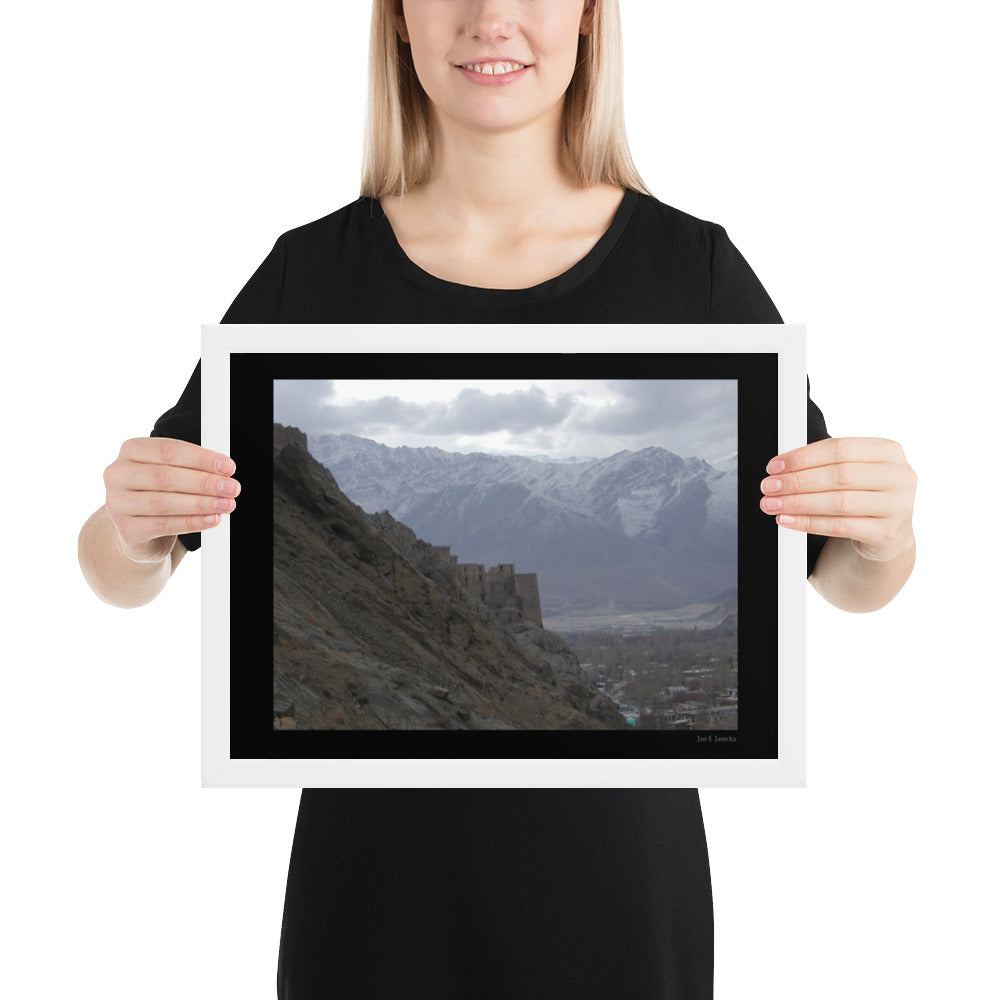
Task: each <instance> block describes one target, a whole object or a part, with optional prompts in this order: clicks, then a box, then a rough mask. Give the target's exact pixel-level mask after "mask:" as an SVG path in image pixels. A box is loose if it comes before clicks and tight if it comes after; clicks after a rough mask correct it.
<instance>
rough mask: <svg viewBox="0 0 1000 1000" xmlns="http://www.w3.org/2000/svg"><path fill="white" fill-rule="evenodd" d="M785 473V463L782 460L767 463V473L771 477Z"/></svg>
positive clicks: (776, 459)
mask: <svg viewBox="0 0 1000 1000" xmlns="http://www.w3.org/2000/svg"><path fill="white" fill-rule="evenodd" d="M784 471H785V463H784V462H783V461H782V460H781V459H780V458H772V459H771V461H770V462H768V463H767V472H768V474H769V475H772V476H775V475H777V474H778V473H779V472H784Z"/></svg>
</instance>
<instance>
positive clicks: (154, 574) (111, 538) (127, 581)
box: [77, 507, 186, 608]
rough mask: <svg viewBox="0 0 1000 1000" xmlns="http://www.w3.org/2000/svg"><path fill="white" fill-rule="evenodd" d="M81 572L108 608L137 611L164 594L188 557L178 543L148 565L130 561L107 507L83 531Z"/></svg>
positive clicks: (80, 550)
mask: <svg viewBox="0 0 1000 1000" xmlns="http://www.w3.org/2000/svg"><path fill="white" fill-rule="evenodd" d="M77 548H78V555H79V559H80V569H81V570H82V571H83V576H84V579H85V580H86V581H87V583H88V585H89V586H90V589H91V590H93V592H94V593H95V594H96V595H97V596H98V597H99V598H100V599H101V600H102V601H104V602H105V603H106V604H113V605H114V606H115V607H119V608H137V607H140V606H141V605H143V604H148V603H149V602H150V601H152V600H153V598H155V597H156V596H157V594H159V593H160V591H161V590H163V588H164V586H166V583H167V580H169V579H170V575H171V573H173V571H174V569H175V568H176V567H177V564H178V563H179V562H180V561H181V558H182V557H183V555H184V553H185V551H186V550H185V548H184V546H183V545H181V544H180V543H179V542H177V541H175V542H174V544H173V547H172V548H170V549H168V550H167V551H166V552H165V553H164V554H163V555H162V556H160V557H158V558H152V559H150V560H149V561H147V562H137V561H135V560H133V559H130V558H129V557H128V556H127V555H126V554H125V551H124V550H123V548H122V545H121V541H120V539H119V536H118V532H117V531H116V530H115V526H114V523H113V522H112V520H111V517H110V515H109V514H108V511H107V509H106V508H105V507H101V509H100V510H98V511H96V512H95V513H94V514H93V515H92V516H91V517H90V518H88V520H87V522H86V523H85V524H84V526H83V528H82V529H81V530H80V537H79V540H78V545H77Z"/></svg>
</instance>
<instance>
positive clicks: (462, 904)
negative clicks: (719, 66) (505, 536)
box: [152, 191, 828, 1000]
mask: <svg viewBox="0 0 1000 1000" xmlns="http://www.w3.org/2000/svg"><path fill="white" fill-rule="evenodd" d="M223 322H224V323H429V322H436V323H470V324H471V323H572V322H580V323H780V322H781V318H780V316H779V314H778V311H777V310H776V309H775V307H774V305H773V303H772V302H771V300H770V298H769V297H768V295H767V293H766V292H765V291H764V289H763V287H762V286H761V284H760V282H759V281H758V280H757V278H756V277H755V275H754V274H753V272H752V271H751V270H750V267H749V266H748V265H747V263H746V261H745V260H744V259H743V257H742V256H741V255H740V253H739V251H738V250H737V249H736V248H735V247H734V246H733V244H732V242H731V241H730V240H729V238H728V236H727V235H726V232H725V230H724V229H722V228H721V227H720V226H717V225H715V224H713V223H709V222H703V221H701V220H698V219H695V218H693V217H692V216H689V215H686V214H684V213H683V212H679V211H677V210H676V209H673V208H670V207H669V206H667V205H664V204H662V203H661V202H659V201H657V200H656V199H655V198H652V197H650V196H648V195H643V194H639V193H637V192H634V191H626V192H625V196H624V198H623V200H622V202H621V204H620V206H619V208H618V211H617V212H616V214H615V217H614V219H613V221H612V223H611V225H610V227H609V228H608V230H607V231H606V232H605V234H604V235H603V236H602V237H601V239H600V240H599V241H598V242H597V244H596V245H595V246H594V247H593V249H592V250H591V251H590V253H588V254H587V255H586V256H585V257H584V258H583V259H582V260H581V261H579V262H578V263H577V264H576V265H574V266H573V267H571V268H570V269H569V270H568V271H566V272H564V273H563V274H560V275H558V276H557V277H555V278H553V279H551V280H550V281H546V282H543V283H542V284H539V285H535V286H534V287H531V288H526V289H487V288H475V287H471V286H468V285H461V284H456V283H454V282H450V281H444V280H442V279H440V278H436V277H434V276H433V275H430V274H428V273H427V272H426V271H424V270H422V269H421V268H419V267H418V266H417V265H415V264H414V263H413V262H412V261H410V260H409V259H408V258H407V256H406V254H405V253H404V252H403V250H402V248H401V247H400V246H399V243H398V242H397V240H396V238H395V236H394V234H393V231H392V228H391V226H390V225H389V222H388V220H387V219H386V217H385V215H384V213H383V212H382V210H381V206H380V205H379V203H378V202H377V201H375V200H373V199H370V198H359V199H358V200H357V201H355V202H352V203H351V204H349V205H347V206H345V207H344V208H342V209H340V210H339V211H337V212H334V213H333V214H332V215H329V216H326V217H325V218H323V219H319V220H318V221H316V222H313V223H310V224H308V225H305V226H302V227H300V228H298V229H294V230H291V231H290V232H288V233H285V234H284V235H283V236H281V237H280V238H279V239H278V241H277V242H276V243H275V245H274V248H273V250H272V251H271V253H270V254H269V255H268V256H267V258H266V259H265V260H264V262H263V263H262V264H261V266H260V267H259V268H258V269H257V271H256V272H255V273H254V275H253V276H252V277H251V278H250V280H249V282H248V283H247V285H246V286H245V287H244V289H243V290H242V291H241V292H240V294H239V295H238V296H237V298H236V300H235V301H234V302H233V304H232V306H231V307H230V308H229V310H228V311H227V313H226V315H225V316H224V317H223ZM200 401H201V380H200V365H199V366H196V368H195V370H194V373H193V374H192V377H191V379H190V381H189V382H188V385H187V387H186V388H185V390H184V392H183V394H182V396H181V398H180V399H179V400H178V402H177V404H176V405H175V406H174V407H173V408H172V409H170V410H168V411H167V412H166V413H164V414H163V416H161V417H160V419H159V420H158V421H157V422H156V426H155V427H154V429H153V431H152V434H153V436H159V437H177V438H182V439H185V440H189V441H195V442H199V441H200ZM827 436H828V434H827V432H826V427H825V424H824V421H823V416H822V414H821V413H820V411H819V410H818V408H817V407H816V406H815V405H814V404H813V403H812V401H811V400H810V401H809V410H808V437H809V440H810V441H814V440H817V439H819V438H823V437H827ZM200 539H201V536H200V535H199V534H192V535H182V536H181V541H182V542H183V544H184V545H185V546H186V547H187V548H189V549H196V548H198V546H199V544H200ZM822 542H823V539H821V538H814V537H810V539H809V545H808V570H807V571H808V572H811V571H812V567H813V566H814V565H815V562H816V558H817V557H818V555H819V550H820V547H821V546H822ZM712 976H713V916H712V891H711V880H710V874H709V864H708V852H707V849H706V844H705V834H704V828H703V826H702V818H701V807H700V803H699V799H698V792H697V790H696V789H580V790H578V789H541V790H534V789H520V790H518V789H488V790H483V789H479V790H477V789H418V790H403V789H391V790H354V789H303V791H302V797H301V801H300V805H299V815H298V821H297V823H296V828H295V837H294V841H293V845H292V852H291V860H290V863H289V870H288V887H287V891H286V896H285V911H284V920H283V924H282V932H281V944H280V950H279V959H278V995H279V997H280V998H282V1000H305V998H320V997H322V998H324V1000H334V998H337V1000H339V998H345V1000H359V998H362V997H364V998H366V1000H368V998H372V1000H402V998H406V1000H418V998H424V997H426V998H428V1000H430V998H434V1000H444V998H448V1000H525V998H533V997H538V998H545V1000H564V998H565V1000H612V998H618V997H629V998H630V1000H668V998H678V1000H709V998H711V996H712Z"/></svg>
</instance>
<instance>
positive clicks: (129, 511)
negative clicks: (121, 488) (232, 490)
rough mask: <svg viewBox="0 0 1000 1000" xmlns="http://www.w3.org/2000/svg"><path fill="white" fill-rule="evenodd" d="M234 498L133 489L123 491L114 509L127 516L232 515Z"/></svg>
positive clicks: (234, 503)
mask: <svg viewBox="0 0 1000 1000" xmlns="http://www.w3.org/2000/svg"><path fill="white" fill-rule="evenodd" d="M235 509H236V501H235V500H234V499H233V498H232V497H226V496H216V497H212V496H202V495H198V494H193V493H167V492H162V491H155V490H150V491H142V492H140V491H135V490H130V491H128V492H125V493H123V494H122V495H121V496H120V497H119V498H118V501H117V503H116V504H115V511H116V513H118V514H122V515H125V516H127V517H174V516H188V515H191V514H231V513H232V512H233V511H234V510H235Z"/></svg>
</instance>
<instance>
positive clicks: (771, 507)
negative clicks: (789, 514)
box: [762, 497, 781, 512]
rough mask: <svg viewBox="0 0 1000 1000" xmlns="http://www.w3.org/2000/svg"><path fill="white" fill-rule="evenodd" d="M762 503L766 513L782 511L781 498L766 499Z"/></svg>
mask: <svg viewBox="0 0 1000 1000" xmlns="http://www.w3.org/2000/svg"><path fill="white" fill-rule="evenodd" d="M762 502H763V504H764V510H766V511H770V512H773V511H776V510H781V497H765V498H764V500H763V501H762Z"/></svg>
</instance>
